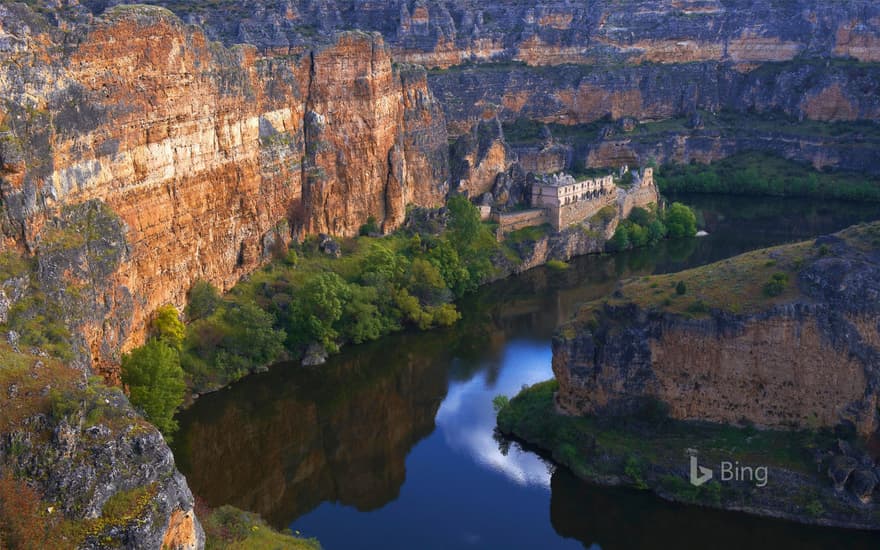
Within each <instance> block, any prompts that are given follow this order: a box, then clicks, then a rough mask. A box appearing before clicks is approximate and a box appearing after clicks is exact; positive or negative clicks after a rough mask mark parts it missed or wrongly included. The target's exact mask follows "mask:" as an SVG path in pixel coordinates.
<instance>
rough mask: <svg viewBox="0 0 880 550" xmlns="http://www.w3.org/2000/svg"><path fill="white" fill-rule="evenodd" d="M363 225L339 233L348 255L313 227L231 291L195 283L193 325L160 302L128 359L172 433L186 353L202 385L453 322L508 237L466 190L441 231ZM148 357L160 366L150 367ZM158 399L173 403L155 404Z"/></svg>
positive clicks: (131, 379) (152, 411)
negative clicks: (379, 233)
mask: <svg viewBox="0 0 880 550" xmlns="http://www.w3.org/2000/svg"><path fill="white" fill-rule="evenodd" d="M415 225H418V224H415ZM364 233H366V234H365V235H362V236H360V237H358V238H355V239H345V240H342V241H340V242H339V243H335V244H338V245H339V246H340V248H341V255H340V256H339V257H336V255H335V254H332V253H328V250H329V249H327V248H326V246H324V244H325V243H322V242H321V240H320V239H319V238H318V237H308V238H306V239H305V240H304V242H302V243H295V244H293V245H292V246H291V247H290V249H289V250H287V251H285V252H284V255H283V257H282V258H280V259H278V260H277V261H274V262H272V263H270V264H269V265H267V266H266V267H265V268H263V269H261V270H259V271H257V272H255V273H253V274H251V275H250V276H249V277H247V278H246V279H245V280H243V281H242V282H241V283H239V284H238V285H236V287H235V288H234V289H233V290H232V291H231V292H230V293H229V294H227V295H226V296H224V297H221V296H220V294H219V292H218V291H217V289H215V288H213V287H211V285H209V284H208V283H206V282H198V283H196V284H195V285H194V286H193V288H192V289H191V291H190V295H189V305H188V306H187V308H186V310H185V316H186V321H187V324H186V325H183V324H182V323H180V322H179V321H177V317H176V313H175V314H174V315H171V316H169V315H168V314H169V313H170V312H171V311H173V308H172V309H171V310H166V309H164V308H163V309H161V310H160V311H159V312H158V314H157V317H156V320H155V321H154V322H153V323H152V335H151V336H152V339H151V340H150V341H149V342H148V343H147V344H146V345H145V346H144V347H142V348H138V349H136V350H134V351H132V352H131V354H129V355H127V356H126V359H125V360H124V361H123V379H124V380H125V381H126V383H127V384H129V387H130V390H131V391H132V395H133V400H134V401H135V402H136V405H138V406H139V407H141V408H142V409H143V410H144V411H145V412H147V414H148V417H149V418H150V419H151V420H153V421H154V422H155V423H157V425H160V427H162V428H163V429H164V430H165V431H167V432H168V433H171V432H173V430H174V427H175V426H174V424H173V420H172V419H171V418H170V417H167V414H166V413H167V410H168V408H171V410H173V409H175V408H176V407H177V406H178V405H179V403H180V400H179V395H180V392H178V388H179V386H178V378H177V374H176V373H177V372H178V371H177V370H176V369H177V366H176V365H177V364H179V368H180V369H182V372H183V373H185V377H186V381H187V384H188V386H189V387H190V388H191V390H192V391H193V392H196V393H201V392H205V391H210V390H212V389H216V388H219V387H222V386H224V385H226V384H228V383H230V382H232V381H235V380H237V379H239V378H241V377H242V376H245V375H246V374H248V373H249V372H252V371H254V370H255V369H258V368H263V367H264V366H265V365H268V364H270V363H272V362H275V361H277V360H279V359H282V358H285V357H287V358H300V357H303V355H305V354H307V353H308V354H310V355H316V356H317V357H319V358H320V357H323V356H325V355H326V354H327V353H333V352H335V351H337V350H338V349H339V347H340V346H342V345H344V344H347V343H355V344H357V343H362V342H366V341H370V340H375V339H377V338H380V337H381V336H383V335H385V334H388V333H391V332H394V331H399V330H403V329H406V328H413V329H419V330H426V329H429V328H432V327H443V326H449V325H452V324H453V323H455V322H456V321H457V320H458V319H459V318H460V315H459V313H458V311H457V309H456V307H455V305H454V304H453V300H455V299H456V298H459V297H461V296H463V295H464V294H466V293H467V292H470V291H473V290H475V289H476V288H477V286H478V285H479V284H481V283H482V282H483V281H484V280H486V279H488V278H489V277H490V276H491V275H492V274H493V269H494V268H493V264H492V261H491V258H492V256H493V254H495V253H496V251H497V250H498V246H499V245H498V243H497V242H496V241H495V238H494V234H493V233H492V231H491V229H490V228H489V227H488V226H487V225H486V224H483V223H481V222H480V219H479V213H478V211H477V209H476V208H475V207H474V206H473V205H472V204H471V203H470V202H469V201H468V200H467V199H466V198H464V197H453V198H452V199H450V201H449V204H448V221H447V223H446V227H445V230H443V231H436V227H432V224H430V223H425V224H423V226H422V227H410V228H409V229H404V230H401V231H398V232H396V233H394V234H392V235H389V236H386V237H382V238H377V237H371V236H369V234H370V233H371V232H370V231H365V232H364ZM171 317H173V319H172V318H171ZM316 348H317V349H316ZM147 357H149V358H151V359H152V361H151V363H152V364H153V365H160V366H159V367H149V368H148V367H147V366H146V365H145V364H144V363H145V359H146V358H147ZM148 370H149V372H150V373H152V374H155V376H154V377H153V378H151V380H153V382H154V383H153V390H152V391H147V392H145V393H146V394H147V395H142V392H141V391H140V388H141V385H140V383H139V380H142V379H143V376H144V373H145V372H147V371H148ZM135 388H137V390H135ZM135 396H136V397H137V398H136V399H135ZM159 400H165V401H166V402H167V403H166V406H164V407H158V406H155V405H156V404H155V402H156V401H159Z"/></svg>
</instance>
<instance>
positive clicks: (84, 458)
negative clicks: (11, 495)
mask: <svg viewBox="0 0 880 550" xmlns="http://www.w3.org/2000/svg"><path fill="white" fill-rule="evenodd" d="M0 356H2V358H0V361H2V363H3V369H4V372H5V374H4V377H3V384H4V388H3V392H2V398H0V400H2V409H3V411H4V412H3V413H2V414H0V470H2V471H3V472H4V474H6V473H9V474H11V475H14V476H17V477H21V478H23V479H27V480H29V483H30V484H31V485H32V486H33V487H34V488H35V489H37V491H38V493H39V495H40V496H41V497H42V504H41V508H40V512H43V511H44V510H45V511H46V513H45V515H44V516H41V517H40V518H37V520H38V521H40V524H41V527H42V528H44V529H45V531H46V532H48V533H51V535H50V538H51V540H52V541H54V544H53V545H52V546H47V547H58V548H62V547H63V548H160V547H161V548H173V549H176V550H194V549H197V548H203V547H204V544H205V537H204V533H203V531H202V528H201V525H200V524H199V521H198V519H197V518H196V517H195V514H194V512H193V496H192V493H191V492H190V490H189V488H188V487H187V484H186V480H185V479H184V477H183V476H182V475H181V474H180V473H179V472H178V471H177V469H176V467H175V463H174V457H173V456H172V454H171V450H170V449H169V448H168V446H167V445H166V444H165V440H164V439H163V438H162V435H161V434H160V433H159V432H158V431H157V430H156V428H154V427H153V426H151V425H150V424H148V423H147V422H145V421H144V420H143V419H142V418H141V417H140V416H139V415H138V414H137V413H136V412H135V411H134V409H132V407H131V405H130V404H129V402H128V400H127V399H126V398H125V396H124V395H123V394H122V391H121V390H119V389H109V388H106V387H104V386H102V385H100V384H96V383H94V382H86V381H85V379H84V378H83V377H82V376H81V373H79V372H78V371H75V370H73V369H70V368H68V367H66V366H62V365H61V364H60V363H59V362H57V361H56V360H55V359H51V358H48V357H46V356H45V354H44V353H40V352H38V353H37V354H36V355H33V354H26V353H14V352H12V351H10V350H8V349H7V348H6V347H3V349H2V350H0ZM22 513H24V511H22ZM21 521H27V519H26V518H21ZM31 542H32V543H34V544H37V545H39V544H40V543H39V541H36V540H35V541H31ZM163 544H165V546H163ZM56 545H57V546H56Z"/></svg>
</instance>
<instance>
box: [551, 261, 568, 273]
mask: <svg viewBox="0 0 880 550" xmlns="http://www.w3.org/2000/svg"><path fill="white" fill-rule="evenodd" d="M547 267H549V268H550V269H552V270H553V271H565V270H566V269H568V268H569V267H570V266H569V265H568V264H567V263H565V262H563V261H560V260H549V261H548V262H547Z"/></svg>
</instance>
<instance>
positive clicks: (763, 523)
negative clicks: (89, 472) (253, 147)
mask: <svg viewBox="0 0 880 550" xmlns="http://www.w3.org/2000/svg"><path fill="white" fill-rule="evenodd" d="M676 199H677V200H681V201H682V202H685V203H686V204H689V205H690V206H692V207H693V208H694V209H695V211H696V212H697V213H698V219H699V225H700V227H701V228H704V229H706V230H707V231H708V232H709V236H707V237H702V238H694V239H685V240H678V241H667V242H664V243H662V244H661V245H660V246H657V247H655V248H653V249H649V250H639V251H632V252H629V253H624V254H618V255H613V256H609V255H606V256H587V257H582V258H578V259H575V260H574V261H572V262H571V268H570V269H568V270H566V271H552V270H549V269H546V268H539V269H535V270H532V271H530V272H528V273H525V274H523V275H521V276H518V277H512V278H509V279H507V280H504V281H500V282H497V283H495V284H492V285H488V286H486V287H483V288H482V289H480V290H479V291H478V292H476V293H474V294H473V295H471V296H468V297H467V298H466V299H464V300H462V301H461V302H460V303H459V309H460V310H461V311H462V314H463V319H462V321H461V322H460V323H458V325H456V326H455V327H453V328H451V329H448V330H442V331H433V332H426V333H416V332H406V333H401V334H396V335H392V336H389V337H386V338H383V339H381V340H380V341H377V342H372V343H370V344H365V345H360V346H351V347H348V348H345V349H344V350H343V352H342V353H341V354H339V355H337V356H335V357H333V358H331V359H330V360H329V361H328V363H327V364H326V365H323V366H320V367H313V368H306V367H301V366H299V365H297V364H280V365H277V366H275V367H273V368H272V369H271V370H270V371H269V372H268V373H267V374H263V375H255V376H251V377H248V378H246V379H245V380H243V381H241V382H239V383H237V384H235V385H233V386H231V387H229V388H227V389H225V390H222V391H220V392H217V393H215V394H210V395H206V396H203V397H202V398H201V399H199V400H198V401H197V402H196V403H195V404H194V405H193V406H192V407H191V408H189V409H187V410H185V411H183V412H182V413H180V415H179V417H178V418H179V421H180V425H181V429H180V432H179V433H178V434H177V436H176V437H175V443H174V450H175V456H176V458H177V461H178V466H179V468H180V469H181V471H182V472H183V473H184V474H185V475H186V477H187V479H188V481H189V484H190V487H191V488H192V489H193V492H194V493H196V494H197V495H199V496H200V497H201V498H203V499H204V500H205V501H206V502H207V503H208V504H209V505H210V506H219V505H222V504H227V503H228V504H233V505H235V506H237V507H239V508H243V509H246V510H251V511H254V512H258V513H259V514H261V515H262V516H263V517H265V518H266V519H267V520H268V521H269V522H270V523H271V524H273V525H274V526H276V527H279V528H284V527H290V528H291V529H292V530H295V531H298V532H300V533H302V534H303V535H304V536H309V537H317V538H318V539H319V540H320V541H321V543H322V545H323V546H324V548H325V549H327V550H337V549H348V548H384V549H393V548H401V549H404V548H405V549H431V548H444V549H447V548H450V549H452V548H540V549H545V548H546V549H550V548H595V549H599V548H601V549H603V550H612V549H621V548H698V547H711V548H713V550H720V549H725V548H731V549H734V548H735V549H743V548H746V549H757V548H799V549H818V548H854V549H855V548H866V549H867V548H872V549H876V548H877V547H878V544H880V536H878V535H876V534H871V533H864V532H852V531H843V530H836V529H823V528H817V527H807V526H802V525H798V524H793V523H788V522H782V521H776V520H769V519H762V518H755V517H751V516H747V515H744V514H740V513H732V512H721V511H715V510H706V509H702V508H698V507H692V506H683V505H678V504H671V503H668V502H666V501H663V500H661V499H659V498H657V497H654V496H652V495H651V494H649V493H644V492H639V491H635V490H629V489H620V488H605V487H597V486H592V485H589V484H587V483H584V482H582V481H580V480H578V479H576V478H575V477H574V476H573V475H572V474H571V473H570V472H568V471H567V470H566V469H564V468H556V467H554V466H553V465H552V464H551V463H549V462H548V461H546V460H544V459H543V458H542V457H541V456H539V455H538V454H536V453H534V452H532V451H530V450H527V449H522V448H521V447H520V446H519V445H518V444H516V443H511V442H508V441H504V440H500V439H499V438H498V437H497V436H496V435H495V434H494V426H495V415H494V412H493V409H492V403H491V401H492V398H493V397H494V396H496V395H499V394H505V395H508V396H512V395H514V394H516V393H517V392H518V391H519V389H520V388H521V387H522V386H523V385H524V384H532V383H535V382H538V381H542V380H546V379H548V378H551V377H552V372H551V369H550V360H551V352H550V339H551V337H552V334H553V332H554V330H555V329H556V327H557V326H558V325H559V324H560V323H561V322H563V321H565V320H566V319H567V318H569V316H570V315H571V314H572V312H573V311H574V310H575V308H576V307H577V306H578V304H580V303H583V302H585V301H588V300H590V299H594V298H597V297H601V296H603V295H607V294H609V293H610V292H611V291H612V290H613V289H614V286H615V285H616V283H617V281H619V280H620V279H622V278H627V277H633V276H639V275H646V274H650V273H660V272H674V271H680V270H682V269H686V268H689V267H694V266H697V265H702V264H705V263H709V262H712V261H716V260H719V259H722V258H726V257H729V256H732V255H735V254H738V253H740V252H744V251H747V250H752V249H755V248H760V247H763V246H769V245H773V244H780V243H784V242H791V241H796V240H802V239H805V238H809V237H813V236H816V235H819V234H822V233H828V232H832V231H836V230H838V229H841V228H843V227H846V226H848V225H851V224H853V223H856V222H859V221H866V220H873V219H880V205H862V204H857V203H839V202H831V201H811V200H793V199H786V200H782V199H768V198H744V197H728V196H699V195H687V196H680V197H676Z"/></svg>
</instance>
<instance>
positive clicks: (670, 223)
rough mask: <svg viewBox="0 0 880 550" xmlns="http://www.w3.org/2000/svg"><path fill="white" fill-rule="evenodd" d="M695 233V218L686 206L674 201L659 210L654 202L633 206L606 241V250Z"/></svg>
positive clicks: (650, 243) (653, 242)
mask: <svg viewBox="0 0 880 550" xmlns="http://www.w3.org/2000/svg"><path fill="white" fill-rule="evenodd" d="M696 234H697V217H696V215H695V214H694V212H693V210H691V209H690V208H689V207H688V206H686V205H684V204H682V203H680V202H675V203H672V205H670V206H669V207H668V208H666V209H665V210H664V211H662V212H658V210H657V206H656V205H651V206H650V207H648V208H641V207H636V208H633V209H632V212H630V215H629V217H627V219H625V220H623V221H621V222H620V224H619V225H618V226H617V229H616V230H615V231H614V236H613V237H612V238H611V240H609V241H608V242H607V243H606V248H607V249H608V250H609V251H619V250H627V249H630V248H641V247H644V246H653V245H655V244H657V243H658V242H659V241H661V240H662V239H665V238H666V237H671V238H682V237H693V236H694V235H696Z"/></svg>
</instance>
